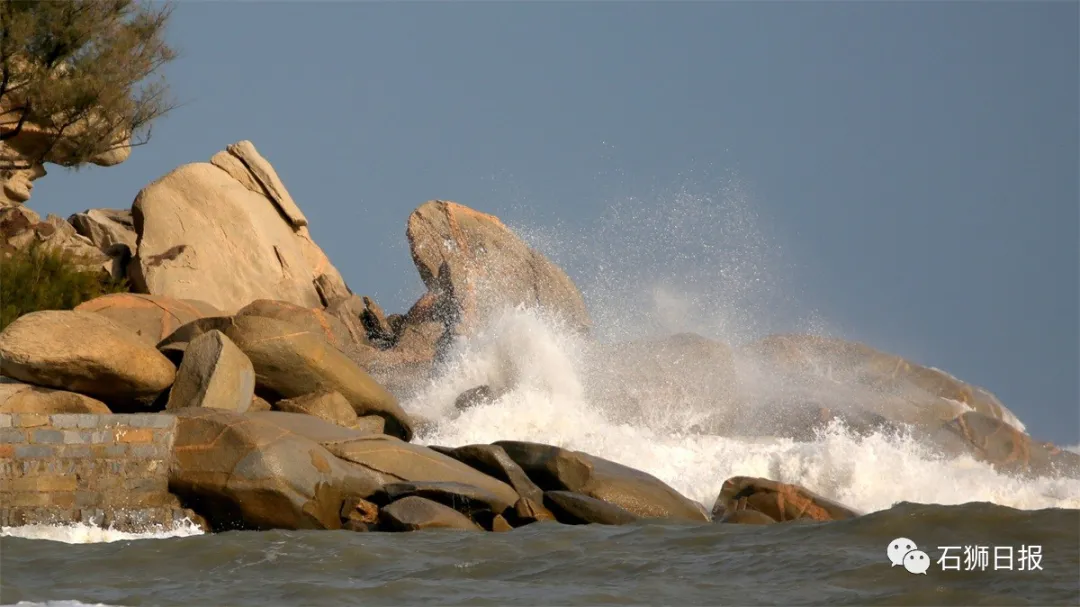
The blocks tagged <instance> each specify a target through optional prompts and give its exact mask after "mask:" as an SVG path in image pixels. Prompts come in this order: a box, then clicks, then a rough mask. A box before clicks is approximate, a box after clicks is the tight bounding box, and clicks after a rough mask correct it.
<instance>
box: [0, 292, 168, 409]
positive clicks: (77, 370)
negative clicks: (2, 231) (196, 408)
mask: <svg viewBox="0 0 1080 607" xmlns="http://www.w3.org/2000/svg"><path fill="white" fill-rule="evenodd" d="M0 373H2V374H3V375H5V376H7V377H11V378H14V379H17V380H20V381H24V382H27V383H31V384H36V385H39V386H45V387H48V388H58V389H61V390H70V391H72V392H79V393H81V394H86V395H89V396H93V397H95V398H98V399H100V400H102V401H104V402H106V403H108V404H109V405H110V406H113V407H114V406H117V405H131V404H135V403H137V402H142V401H144V400H145V399H148V398H149V399H152V398H153V397H155V396H156V395H158V394H160V393H161V392H162V391H164V390H165V389H166V388H168V387H169V386H170V385H172V383H173V380H174V379H175V377H176V367H174V366H173V364H172V363H171V362H169V359H167V358H165V357H164V356H163V355H162V354H161V353H160V352H158V351H157V350H155V349H154V347H153V346H150V345H147V344H146V343H145V342H143V341H142V340H141V339H140V338H139V336H137V335H135V334H134V333H132V332H131V331H129V330H128V329H125V328H124V327H121V326H120V325H118V324H116V323H115V322H113V321H112V320H109V319H108V318H106V317H104V316H102V315H100V314H95V313H92V312H75V311H67V310H65V311H54V310H49V311H41V312H31V313H30V314H25V315H23V316H21V317H19V318H18V319H16V320H15V322H13V323H11V324H10V325H8V327H7V328H6V329H4V332H3V333H0Z"/></svg>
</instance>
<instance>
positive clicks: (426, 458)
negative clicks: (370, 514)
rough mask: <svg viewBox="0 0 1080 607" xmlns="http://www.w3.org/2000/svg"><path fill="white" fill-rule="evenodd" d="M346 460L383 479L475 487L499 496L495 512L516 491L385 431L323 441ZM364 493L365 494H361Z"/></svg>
mask: <svg viewBox="0 0 1080 607" xmlns="http://www.w3.org/2000/svg"><path fill="white" fill-rule="evenodd" d="M324 445H325V446H326V448H327V449H328V450H329V451H330V452H331V453H333V454H334V455H336V456H338V457H339V458H341V459H344V460H346V461H350V462H353V463H355V464H358V465H361V466H363V467H365V468H366V469H368V470H371V471H372V472H373V473H377V474H379V475H381V478H382V479H384V481H385V482H384V483H383V484H386V483H392V482H411V483H416V482H420V481H425V482H450V483H460V484H463V485H469V486H472V487H476V488H477V489H478V490H481V491H484V492H486V493H488V494H490V495H491V496H492V499H496V500H498V501H497V502H496V503H495V504H494V505H495V510H496V512H502V511H503V510H506V509H507V508H511V507H513V505H514V504H515V503H517V501H518V494H517V492H516V491H514V490H513V488H511V487H510V486H509V485H507V484H506V483H503V482H502V481H499V480H497V479H494V478H491V477H489V476H487V475H486V474H483V473H481V472H479V471H477V470H475V469H473V468H471V467H469V466H466V465H465V464H462V463H461V462H459V461H457V460H454V459H452V458H449V457H446V456H445V455H442V454H441V453H437V452H436V451H433V450H431V449H428V448H427V447H422V446H419V445H413V444H410V443H406V442H403V441H400V440H398V439H396V438H393V437H391V436H386V435H367V436H363V437H361V438H356V439H352V440H345V441H336V442H332V443H324ZM364 497H367V496H364Z"/></svg>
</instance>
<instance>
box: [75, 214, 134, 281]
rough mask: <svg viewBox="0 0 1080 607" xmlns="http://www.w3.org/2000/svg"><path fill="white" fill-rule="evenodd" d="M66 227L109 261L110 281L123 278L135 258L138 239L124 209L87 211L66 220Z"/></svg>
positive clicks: (132, 222)
mask: <svg viewBox="0 0 1080 607" xmlns="http://www.w3.org/2000/svg"><path fill="white" fill-rule="evenodd" d="M67 221H68V223H70V224H71V225H72V227H74V228H75V231H76V232H78V233H79V235H80V236H83V237H85V238H86V239H88V240H89V241H90V242H91V243H93V245H94V246H95V247H97V248H98V250H99V251H101V252H102V253H104V254H105V255H107V256H108V257H110V258H111V259H112V261H113V263H112V275H113V278H116V279H120V278H123V277H124V276H125V275H126V274H127V264H128V263H130V262H131V258H132V257H134V256H135V251H136V250H137V247H136V243H137V241H138V235H137V234H136V233H135V220H134V219H133V218H132V216H131V211H129V210H126V209H88V210H86V211H83V212H82V213H75V214H74V215H72V216H70V217H68V219H67Z"/></svg>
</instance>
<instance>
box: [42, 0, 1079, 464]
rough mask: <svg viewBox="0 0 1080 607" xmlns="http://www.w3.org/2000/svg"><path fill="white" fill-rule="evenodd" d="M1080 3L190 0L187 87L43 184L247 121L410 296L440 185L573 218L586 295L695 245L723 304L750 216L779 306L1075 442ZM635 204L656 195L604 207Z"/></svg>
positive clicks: (114, 177)
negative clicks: (946, 374)
mask: <svg viewBox="0 0 1080 607" xmlns="http://www.w3.org/2000/svg"><path fill="white" fill-rule="evenodd" d="M1077 7H1078V5H1077V3H1076V2H1055V3H1038V2H1033V1H1027V2H952V3H930V2H903V3H882V2H803V3H774V2H770V3H749V2H745V3H724V2H715V3H704V2H695V3H680V4H675V3H662V2H653V3H645V2H634V3H630V2H625V3H585V2H580V3H569V2H543V3H512V2H499V3H491V2H486V3H480V2H476V3H468V2H453V3H438V4H433V3H432V4H429V3H362V2H349V3H346V2H337V3H315V2H291V3H270V2H245V3H239V2H237V3H224V2H181V3H180V5H179V6H178V8H177V10H176V13H175V15H174V20H173V23H172V28H171V39H172V41H173V43H174V44H175V45H176V46H177V47H178V48H179V49H180V51H181V52H182V55H181V57H180V58H179V59H178V60H176V61H175V62H174V63H173V64H172V65H170V66H169V68H168V70H167V72H166V74H167V76H168V77H169V80H170V82H171V84H172V87H173V90H174V92H175V93H176V95H177V97H179V99H180V100H182V101H185V102H186V105H184V106H183V107H181V108H179V109H178V110H176V111H175V113H173V114H172V115H170V116H168V117H167V118H166V119H165V120H163V121H161V122H160V123H159V124H158V126H157V128H156V129H155V133H154V140H153V141H152V142H151V144H149V145H147V146H145V147H142V148H139V149H137V150H136V152H135V153H134V154H133V156H132V157H131V159H130V160H129V161H128V162H126V163H125V164H122V165H119V166H117V167H112V168H108V169H104V168H90V169H87V170H83V171H80V172H78V173H74V172H65V171H64V170H62V169H60V168H58V167H50V175H49V176H48V177H45V178H44V179H43V180H42V181H39V182H38V183H37V184H36V185H37V188H36V189H35V192H34V199H33V200H32V203H31V206H32V207H34V208H35V209H36V210H38V211H40V212H43V213H44V212H54V213H57V214H60V215H63V216H66V215H68V214H69V213H71V212H75V211H79V210H83V209H86V208H90V207H128V206H130V204H131V202H132V200H133V198H134V197H135V195H136V193H137V192H138V191H139V189H140V188H141V187H142V186H144V185H146V184H147V183H149V182H150V181H152V180H153V179H156V178H158V177H159V176H161V175H163V174H164V173H166V172H168V171H169V170H171V169H172V168H175V167H176V166H179V165H181V164H184V163H187V162H192V161H203V160H207V159H208V158H209V157H210V156H211V155H212V154H213V153H214V152H216V151H217V150H219V149H222V148H223V147H224V146H225V145H227V144H229V143H231V142H234V141H237V140H240V139H250V140H252V141H253V142H254V143H255V145H256V146H257V147H258V148H259V150H260V151H261V152H262V153H263V154H264V155H265V156H266V157H267V158H268V159H269V160H270V161H271V162H272V163H273V164H274V166H275V167H276V168H277V170H278V172H279V173H280V174H281V176H282V178H283V180H284V181H285V183H286V185H287V186H288V188H289V189H290V191H291V192H292V194H293V196H294V198H296V200H297V201H298V202H299V204H300V206H301V207H302V208H303V209H304V212H305V213H306V214H307V216H308V218H309V219H310V220H311V224H312V232H313V234H314V235H315V237H316V239H317V241H318V242H319V243H320V244H321V245H322V247H323V248H324V249H325V250H326V251H327V253H328V254H329V255H330V258H331V259H332V261H333V262H334V263H335V264H336V265H337V267H338V268H339V269H340V270H341V271H342V272H343V274H344V275H345V277H346V279H347V280H348V282H349V284H350V286H351V287H352V288H353V290H354V291H356V292H358V293H364V294H370V295H373V296H375V297H376V298H377V299H378V300H379V301H380V302H382V304H383V305H384V307H386V308H387V309H388V310H390V311H401V310H403V309H404V308H405V307H407V306H408V305H409V304H410V303H411V302H412V301H413V300H414V299H415V298H416V296H417V295H419V294H420V292H421V291H422V287H421V285H420V281H419V279H418V278H417V275H416V272H415V270H414V269H413V268H412V264H411V262H410V260H409V256H408V249H407V246H406V243H405V238H404V228H405V220H406V218H407V217H408V215H409V213H410V212H411V211H412V209H413V208H415V207H416V206H418V205H419V204H421V203H422V202H424V201H426V200H429V199H433V198H444V199H452V200H457V201H459V202H462V203H464V204H468V205H470V206H473V207H475V208H478V209H480V210H484V211H487V212H492V213H495V214H497V215H499V216H500V217H503V218H504V219H505V220H507V221H508V222H510V223H511V224H512V225H517V226H522V227H523V228H524V227H527V228H528V229H526V230H525V231H526V232H529V233H536V234H541V233H545V231H546V232H548V233H554V234H555V235H556V236H557V237H558V239H562V240H561V241H560V242H563V243H564V244H563V245H562V251H561V252H560V251H559V247H557V246H555V245H554V244H553V243H556V242H557V241H559V240H558V239H554V240H553V239H551V238H548V239H545V240H543V241H542V242H546V243H547V244H548V249H547V250H551V251H552V252H553V255H554V256H555V257H556V258H558V259H560V261H563V260H565V263H566V265H567V269H568V271H569V272H570V274H571V276H573V277H574V278H575V279H577V280H579V281H580V283H582V284H584V288H585V289H586V290H587V291H590V293H591V294H590V298H591V299H592V300H593V301H601V300H603V297H602V296H603V294H604V292H603V291H602V290H600V287H599V286H597V285H601V286H602V285H603V284H604V283H603V282H602V281H600V282H598V280H599V278H598V277H601V278H602V277H603V275H604V272H605V271H610V272H615V271H616V270H608V269H607V266H606V267H605V269H604V270H601V269H599V268H598V265H597V263H590V262H589V259H590V257H594V258H597V259H600V258H603V259H605V260H606V263H612V264H615V265H618V263H619V262H620V261H622V262H623V263H622V266H621V269H619V270H618V272H622V274H620V279H619V280H618V281H614V282H617V283H619V285H622V286H623V287H625V286H626V285H627V284H631V285H632V286H633V288H635V289H636V288H641V289H644V288H645V287H648V286H650V285H648V284H645V283H647V282H648V281H649V280H651V279H656V278H657V277H660V278H663V273H664V272H665V271H668V272H669V273H671V274H672V275H671V276H669V277H668V278H667V282H671V283H679V280H680V279H679V277H678V276H675V274H678V273H680V272H682V273H686V274H687V275H688V276H689V275H690V274H692V272H690V270H691V269H693V266H694V265H695V263H696V265H697V275H696V276H694V277H693V278H688V279H687V281H692V280H694V279H696V280H697V281H698V282H697V287H698V288H700V289H703V292H704V293H705V294H706V295H707V296H706V298H705V302H704V305H705V306H706V307H707V306H708V305H709V302H710V301H711V299H710V298H712V299H716V300H719V299H723V297H724V292H727V291H730V289H727V288H726V287H725V288H724V289H717V288H711V290H710V286H709V284H704V285H703V283H709V279H710V278H709V277H710V271H711V270H712V269H715V268H716V267H719V266H723V265H724V263H725V262H724V259H726V258H725V257H723V256H720V257H718V256H717V255H718V254H717V253H716V252H715V251H716V250H717V249H716V248H715V247H714V245H716V246H718V247H720V248H721V249H722V248H723V245H724V243H725V242H726V241H727V240H740V239H741V241H740V242H741V244H738V243H737V244H736V246H735V248H736V249H738V250H739V251H742V253H740V254H742V255H744V256H747V257H746V259H747V260H748V261H746V260H744V261H745V263H742V264H741V265H740V264H739V263H736V264H734V265H739V266H740V267H743V269H744V270H745V267H744V266H745V265H746V264H751V265H753V264H754V263H761V264H763V265H762V266H761V268H764V269H761V268H759V270H758V273H759V274H760V275H764V276H765V277H766V278H767V280H766V282H770V281H771V282H770V284H772V286H771V287H770V288H771V289H773V290H775V291H778V292H779V291H783V294H782V295H783V296H782V297H781V299H784V298H786V300H785V301H787V303H785V304H784V306H787V308H784V309H785V310H786V311H785V312H780V311H775V314H777V315H779V316H783V315H786V314H790V315H792V316H793V317H794V316H800V315H803V316H805V315H806V314H811V313H815V314H817V315H818V316H820V317H821V318H823V319H825V322H827V323H828V325H829V326H831V327H833V328H834V329H835V330H836V331H838V332H839V333H840V334H841V335H844V336H847V337H850V338H855V339H860V340H864V341H866V342H868V343H870V344H872V345H875V346H877V347H879V348H882V349H885V350H888V351H892V352H895V353H898V354H901V355H906V356H909V357H911V358H913V359H914V360H917V361H919V362H922V363H924V364H929V365H933V366H937V367H940V368H944V369H946V370H949V371H950V372H952V373H954V374H956V375H958V376H959V377H961V378H963V379H966V380H968V381H971V382H974V383H976V384H980V385H984V386H986V387H988V388H989V389H991V390H992V391H994V392H995V393H997V394H998V395H999V396H1000V397H1001V398H1002V399H1003V400H1004V401H1005V402H1006V403H1007V404H1008V405H1009V406H1010V407H1012V408H1013V409H1014V410H1015V411H1017V412H1018V414H1019V415H1020V416H1021V418H1022V419H1024V420H1025V421H1026V422H1027V423H1028V425H1029V430H1030V431H1031V432H1032V433H1033V434H1034V435H1035V436H1036V437H1038V438H1043V439H1050V440H1055V441H1058V442H1065V443H1070V444H1071V443H1076V442H1077V441H1078V439H1080V395H1078V372H1080V371H1078V369H1080V356H1078V339H1080V326H1078V294H1080V284H1078V281H1080V268H1078V229H1080V216H1078V187H1080V186H1078V175H1077V171H1078V169H1077V167H1078V163H1080V152H1078V140H1080V132H1078V118H1077V116H1078V105H1080V104H1078V90H1080V83H1078V73H1080V66H1078V59H1077V57H1078V34H1077V23H1078V8H1077ZM732 179H737V181H738V183H739V184H741V185H740V186H739V187H740V190H739V191H740V192H741V195H742V196H743V197H744V198H745V200H746V202H745V205H746V206H745V208H743V209H742V210H739V211H736V212H731V211H730V209H729V210H728V211H724V210H723V209H722V208H721V207H724V204H723V202H722V201H723V200H725V198H724V195H723V194H722V193H720V191H719V190H720V188H722V187H728V188H730V187H731V184H732V183H733V181H732ZM678 192H682V198H680V196H679V195H678V194H677V193H678ZM731 196H732V195H731V194H730V193H729V194H728V195H727V197H728V199H730V198H731ZM687 197H689V199H690V200H692V201H694V202H691V203H687V202H686V199H687ZM717 200H720V201H721V202H716V201H717ZM627 201H632V202H629V203H628V202H627ZM710 201H712V202H710ZM620 204H621V205H622V207H627V208H630V209H636V210H635V213H637V215H636V216H637V217H638V220H635V219H633V218H629V219H628V218H627V215H626V214H625V213H623V214H622V215H619V217H618V218H616V219H610V218H609V219H606V220H605V219H603V218H604V216H605V214H608V215H610V214H611V213H612V212H613V208H621V207H620V206H619V205H620ZM613 205H615V206H614V207H613ZM710 205H713V206H710ZM748 208H749V209H750V210H747V209H748ZM671 213H675V214H677V215H679V216H678V217H676V218H672V217H670V214H671ZM725 213H727V215H725ZM751 216H752V217H753V222H754V223H753V226H752V227H746V226H745V225H742V224H740V225H741V226H742V227H735V228H732V227H731V226H730V225H728V223H730V222H729V220H730V219H732V218H734V219H736V220H739V221H743V222H744V223H746V222H747V221H749V220H748V219H747V217H751ZM650 218H651V219H650ZM656 221H661V222H666V223H663V225H665V226H667V227H666V228H665V229H666V230H667V232H666V233H665V234H661V235H659V236H658V235H657V234H655V233H650V231H649V230H650V228H649V226H650V225H652V224H650V223H647V222H656ZM597 222H600V223H597ZM605 222H606V223H605ZM642 222H646V223H642ZM725 222H728V223H725ZM556 224H559V225H560V227H555V226H556ZM671 226H675V227H676V228H678V229H677V230H673V229H672V228H671ZM725 226H727V227H725ZM725 230H726V231H725ZM582 235H585V238H584V239H583V238H582ZM593 236H595V237H593ZM575 239H576V240H575ZM638 239H643V240H640V241H639V240H638ZM572 241H573V242H578V245H576V246H570V245H569V244H566V243H569V242H572ZM673 242H674V244H673ZM635 244H636V245H640V246H641V247H644V248H645V249H647V250H648V251H652V253H648V254H643V253H641V251H640V250H638V251H637V252H635V249H634V245H635ZM740 247H742V248H740ZM695 251H696V252H698V253H700V255H698V256H696V257H693V258H691V259H688V258H687V257H686V254H687V253H688V252H689V254H690V255H692V256H693V255H694V254H695ZM747 251H750V252H747ZM754 251H757V252H756V253H755V252H754ZM589 253H591V254H592V255H590V254H589ZM680 255H681V257H680ZM710 255H711V257H710ZM755 256H756V257H755ZM763 257H776V258H782V260H781V261H780V262H772V261H770V262H764V261H760V260H758V258H763ZM751 258H753V259H751ZM695 259H696V262H695V261H694V260H695ZM627 260H630V261H627ZM755 260H758V261H755ZM637 263H640V264H641V266H642V267H641V271H640V272H639V273H638V274H640V275H639V276H633V274H634V271H633V269H628V268H630V266H631V265H633V264H637ZM650 264H651V265H650ZM770 264H771V265H770ZM750 273H751V274H753V272H750ZM718 275H719V271H718V270H717V272H716V273H714V277H715V276H718ZM624 278H625V280H624ZM717 280H718V281H719V279H717ZM635 281H637V282H635ZM687 281H684V283H685V282H687ZM720 282H722V281H720ZM639 283H640V284H639ZM608 286H618V285H615V284H613V282H612V281H609V284H608ZM628 292H629V293H632V292H633V291H632V290H631V291H628ZM641 292H643V293H644V292H645V291H641ZM597 298H599V299H597ZM608 299H609V300H610V299H611V298H610V297H609V298H608ZM645 299H648V298H647V297H645ZM788 300H789V301H788ZM791 302H796V303H791ZM597 305H599V304H597ZM716 305H717V306H719V307H722V304H721V303H717V304H716ZM781 307H783V306H781ZM779 309H780V308H777V310H779ZM762 310H764V308H762ZM770 310H771V308H770ZM762 313H763V312H762ZM779 325H783V323H779Z"/></svg>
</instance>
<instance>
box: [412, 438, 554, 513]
mask: <svg viewBox="0 0 1080 607" xmlns="http://www.w3.org/2000/svg"><path fill="white" fill-rule="evenodd" d="M431 448H432V449H433V450H435V451H438V452H439V453H442V454H443V455H446V456H448V457H452V458H454V459H456V460H458V461H459V462H461V463H463V464H466V465H468V466H471V467H473V468H475V469H477V470H479V471H480V472H483V473H484V474H486V475H488V476H490V477H492V478H497V479H499V480H500V481H503V482H504V483H507V484H508V485H510V486H511V487H513V488H514V491H517V493H518V495H520V496H521V497H523V498H527V499H529V500H532V502H533V503H536V504H542V503H543V502H544V492H543V490H541V489H540V487H538V486H536V483H534V482H532V480H530V479H529V475H527V474H525V471H524V470H522V469H521V466H519V465H517V463H516V462H514V460H512V459H510V456H509V455H507V454H506V451H505V450H503V448H502V447H500V446H498V445H465V446H463V447H457V448H447V447H431Z"/></svg>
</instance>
